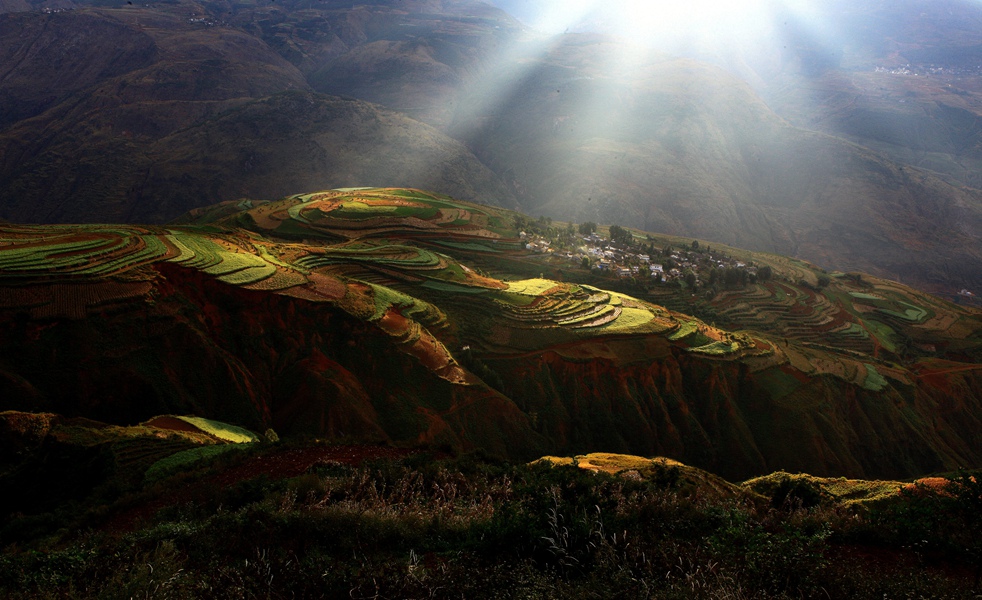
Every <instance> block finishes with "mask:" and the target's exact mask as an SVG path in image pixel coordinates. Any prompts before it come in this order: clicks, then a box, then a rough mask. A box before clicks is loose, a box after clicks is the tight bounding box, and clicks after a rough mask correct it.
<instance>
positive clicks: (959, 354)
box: [0, 189, 982, 478]
mask: <svg viewBox="0 0 982 600" xmlns="http://www.w3.org/2000/svg"><path fill="white" fill-rule="evenodd" d="M523 223H524V226H525V227H527V228H529V229H530V231H539V232H541V233H533V234H531V235H534V236H540V237H537V238H536V239H537V240H540V241H536V242H535V244H536V246H537V248H538V247H540V246H539V244H541V243H544V241H545V240H546V237H541V236H549V235H551V236H553V237H554V238H555V242H554V244H555V247H554V248H553V251H552V252H545V253H543V252H537V251H536V249H531V250H530V249H527V248H526V245H528V246H529V248H531V247H532V243H531V242H530V241H528V240H527V239H526V240H523V239H521V236H520V232H519V231H518V229H517V228H516V225H519V224H523ZM545 223H546V221H539V222H534V221H533V222H529V221H528V220H527V219H526V218H525V217H523V216H521V215H518V214H516V213H511V212H508V211H505V210H503V209H498V208H492V207H488V206H484V205H476V204H470V203H466V202H461V201H456V200H452V199H450V198H449V197H445V196H439V195H433V194H429V193H425V192H420V191H415V190H402V189H381V190H377V189H376V190H372V189H365V190H341V191H327V192H321V193H316V194H305V195H301V196H293V197H288V198H285V199H283V200H279V201H275V202H251V201H243V202H240V203H226V204H223V205H219V206H215V207H212V208H210V209H207V210H199V211H196V212H193V213H192V214H190V215H188V216H187V217H186V218H184V219H183V220H182V221H181V223H180V224H175V225H172V226H169V227H166V228H164V227H136V226H122V225H115V226H110V225H102V226H96V225H92V226H43V227H38V226H28V225H6V226H4V229H3V231H4V234H3V240H4V245H3V246H0V269H2V273H3V282H4V285H3V288H2V292H3V298H2V303H0V306H2V307H3V308H2V314H0V316H2V319H3V325H2V327H3V331H4V332H5V333H4V335H3V338H2V339H3V346H2V349H0V352H2V354H0V374H2V378H0V381H2V392H3V393H2V394H0V397H2V398H3V404H2V405H0V408H2V409H4V410H20V411H30V412H52V413H58V414H62V415H66V416H69V417H86V418H93V419H98V420H103V421H107V422H110V423H115V424H119V425H127V424H132V423H135V422H140V421H145V420H147V419H150V418H152V417H154V416H156V415H160V414H174V413H176V414H197V415H200V416H204V417H207V418H214V419H218V420H222V421H227V422H232V423H236V424H241V425H244V426H246V427H249V428H252V429H255V430H259V431H265V430H266V429H267V428H273V429H274V430H275V431H276V432H277V433H279V434H280V435H281V436H292V435H297V434H304V433H305V434H311V435H317V436H327V437H331V438H353V439H363V440H364V439H369V440H389V441H401V442H407V443H413V444H431V445H446V446H447V447H452V448H458V449H463V450H466V449H474V448H482V449H484V450H487V451H490V452H493V453H496V454H500V455H506V456H510V457H513V458H529V457H532V456H534V455H536V454H543V453H574V452H586V451H596V450H605V451H611V452H625V453H633V454H642V455H665V456H670V457H673V458H677V459H679V460H683V461H684V462H687V463H689V464H693V465H695V466H698V467H700V468H705V469H709V470H712V471H714V472H717V473H719V474H721V475H723V476H724V477H728V478H744V477H748V476H751V475H758V474H763V473H767V472H771V471H774V470H779V469H785V470H803V471H808V472H811V473H815V474H817V475H849V476H866V477H870V476H873V477H910V476H917V475H922V474H925V473H929V472H933V471H937V470H941V469H951V468H955V467H958V466H974V465H977V464H978V463H979V462H980V459H982V457H980V456H979V454H978V449H979V448H980V447H982V445H980V444H979V443H978V442H979V437H978V436H979V431H982V427H980V425H982V424H980V423H979V418H978V415H979V414H982V413H980V406H979V404H980V401H982V395H980V393H979V390H980V389H982V387H980V378H982V369H980V368H979V366H978V360H979V355H980V350H979V347H980V335H982V334H980V330H982V315H980V313H979V311H977V310H975V309H971V308H967V307H959V306H957V305H954V304H950V303H948V302H945V301H942V300H939V299H937V298H934V297H931V296H927V295H925V294H921V293H917V292H914V291H913V290H910V289H909V288H905V287H903V286H901V285H899V284H895V283H892V282H886V281H881V280H877V279H875V278H871V277H869V276H860V275H858V274H854V275H848V276H847V275H845V274H835V273H833V274H832V275H831V276H829V275H826V274H825V273H823V272H822V271H821V270H819V269H817V268H816V267H814V266H811V265H809V264H807V263H803V262H800V261H791V260H788V259H784V258H781V257H776V256H771V255H757V254H753V253H746V252H745V253H744V254H743V255H742V256H743V257H744V258H743V259H742V260H746V261H752V262H751V263H749V264H751V267H740V268H753V269H754V270H755V272H758V273H761V272H762V270H763V269H764V267H767V268H768V269H770V271H771V272H772V273H773V274H772V275H771V276H770V277H769V278H767V279H766V280H759V281H758V280H756V279H755V280H754V281H755V282H754V283H752V284H751V283H749V282H748V283H745V284H744V286H743V287H740V286H723V287H720V285H717V288H718V289H719V293H718V294H717V295H715V296H713V297H712V299H711V300H710V301H708V302H709V304H708V305H703V304H699V303H696V304H692V303H691V301H692V300H693V299H694V296H693V295H692V291H693V290H690V289H688V288H687V287H686V284H685V283H684V282H681V280H678V281H675V282H674V283H671V284H669V283H665V284H649V283H646V282H636V283H634V284H629V283H628V280H625V279H616V278H614V279H607V278H605V276H603V275H602V274H600V275H598V274H597V272H591V271H590V270H583V269H582V268H578V265H579V262H580V259H579V258H573V259H572V260H571V259H570V258H567V257H566V256H565V253H566V252H569V253H570V256H572V255H573V252H581V250H576V249H575V246H576V245H578V244H581V243H585V241H584V240H579V241H577V240H576V239H575V237H574V236H573V235H572V234H571V233H570V232H569V229H568V228H562V227H551V226H547V225H545ZM524 233H525V234H526V236H528V235H530V234H529V233H528V232H524ZM635 241H636V243H637V244H638V246H637V247H636V249H634V250H624V252H627V253H628V254H629V255H631V256H634V255H636V254H638V253H640V252H642V251H644V252H652V249H651V248H648V247H649V246H653V245H654V242H655V241H657V240H656V238H654V237H644V236H642V237H640V238H636V240H635ZM570 244H572V245H570ZM563 245H566V246H567V247H569V248H570V250H566V251H563V250H562V249H561V247H562V246H563ZM707 252H712V250H707ZM734 252H735V251H734ZM690 254H692V255H691V256H690V255H689V254H686V255H685V256H681V255H678V254H676V256H678V260H679V262H681V263H685V264H689V263H690V262H691V263H692V264H693V265H694V267H693V268H695V269H697V270H698V269H699V267H698V265H697V262H698V257H696V256H695V255H696V254H698V252H697V251H694V250H693V251H691V252H690ZM728 256H730V255H728ZM625 260H627V259H625ZM719 260H723V259H719ZM725 260H728V261H730V263H727V264H731V263H732V264H734V265H735V264H736V263H735V262H733V261H734V260H735V259H734V258H733V257H732V256H730V257H729V258H726V259H725ZM744 264H747V263H744ZM686 268H688V267H686ZM733 268H734V269H736V268H737V267H733ZM734 272H735V271H734ZM546 273H548V274H549V276H551V277H553V279H549V278H544V277H543V275H545V274H546ZM702 276H703V275H700V277H702ZM707 277H708V276H707ZM755 277H756V276H755ZM598 278H599V279H598ZM588 281H589V282H591V283H587V282H588ZM641 283H644V285H641ZM626 285H632V286H634V287H633V288H632V289H634V290H635V291H627V290H625V291H612V289H611V288H615V289H625V288H624V286H626ZM695 285H704V284H695ZM605 288H606V289H605ZM646 288H647V289H646ZM700 296H701V297H703V298H705V297H708V296H706V295H704V294H702V293H700ZM666 305H670V306H673V307H675V309H670V308H666ZM689 307H691V308H693V309H696V310H698V311H699V312H700V313H701V314H704V315H705V316H706V317H707V319H706V320H701V319H699V318H696V317H693V316H690V315H689V314H686V313H685V312H679V309H688V308H689ZM707 321H708V322H707ZM724 326H725V327H726V329H723V328H721V327H724ZM203 367H204V368H203ZM137 397H138V398H140V401H139V402H134V401H133V399H134V398H137Z"/></svg>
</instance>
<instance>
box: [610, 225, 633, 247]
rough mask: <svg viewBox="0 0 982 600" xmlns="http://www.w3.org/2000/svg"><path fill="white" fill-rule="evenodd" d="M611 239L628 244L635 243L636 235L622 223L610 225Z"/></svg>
mask: <svg viewBox="0 0 982 600" xmlns="http://www.w3.org/2000/svg"><path fill="white" fill-rule="evenodd" d="M610 239H611V240H612V241H615V242H620V243H622V244H627V245H631V244H632V243H634V235H633V234H632V233H631V232H630V231H628V230H627V229H624V228H623V227H621V226H620V225H611V226H610Z"/></svg>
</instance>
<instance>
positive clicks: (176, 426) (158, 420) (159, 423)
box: [147, 417, 207, 433]
mask: <svg viewBox="0 0 982 600" xmlns="http://www.w3.org/2000/svg"><path fill="white" fill-rule="evenodd" d="M147 427H156V428H157V429H171V430H173V431H189V432H191V433H207V432H205V431H202V430H201V429H198V428H197V427H195V426H194V425H192V424H190V423H188V422H187V421H184V420H181V419H178V418H177V417H154V418H153V419H151V420H149V421H147Z"/></svg>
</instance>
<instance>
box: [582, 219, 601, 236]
mask: <svg viewBox="0 0 982 600" xmlns="http://www.w3.org/2000/svg"><path fill="white" fill-rule="evenodd" d="M596 231H597V224H596V223H594V222H593V221H587V222H586V223H580V233H581V234H582V235H590V234H591V233H595V232H596Z"/></svg>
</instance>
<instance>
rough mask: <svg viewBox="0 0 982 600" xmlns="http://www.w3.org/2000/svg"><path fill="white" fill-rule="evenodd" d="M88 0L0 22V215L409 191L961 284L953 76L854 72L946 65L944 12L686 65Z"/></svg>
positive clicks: (981, 222) (260, 8)
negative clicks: (909, 89) (360, 189)
mask: <svg viewBox="0 0 982 600" xmlns="http://www.w3.org/2000/svg"><path fill="white" fill-rule="evenodd" d="M100 6H101V8H86V7H85V5H84V4H73V3H68V2H66V3H65V4H60V5H58V6H57V7H55V6H54V5H48V4H37V5H36V8H41V7H44V8H45V9H46V10H49V11H54V10H61V9H72V10H65V11H63V12H52V13H51V14H43V13H40V12H29V13H28V12H11V13H8V14H5V15H3V16H2V18H0V36H2V39H3V41H4V43H3V45H2V47H3V48H4V50H3V51H2V54H0V73H4V75H3V86H2V88H0V90H2V92H0V107H2V110H0V114H2V115H4V117H3V118H4V119H5V121H4V122H3V123H0V198H2V200H0V218H7V219H10V220H14V221H18V220H20V221H26V220H29V221H66V220H70V221H75V220H79V221H116V220H125V221H130V222H133V221H155V222H160V221H163V220H166V219H169V218H173V217H174V216H176V215H177V214H180V213H181V212H183V211H184V210H187V209H188V208H191V207H193V206H202V205H206V204H209V203H212V202H216V201H222V200H231V199H235V198H238V197H242V196H251V197H275V196H279V195H282V194H286V193H289V192H290V191H291V190H294V189H304V188H320V187H335V186H355V185H414V186H420V187H425V188H428V189H434V190H437V191H440V192H444V193H450V194H453V195H455V196H457V197H462V198H468V199H472V200H479V201H482V202H487V203H494V204H499V205H505V206H521V207H522V208H523V209H524V210H526V211H527V212H529V213H532V214H536V215H538V214H542V215H548V216H550V217H553V218H560V219H567V220H577V221H583V220H592V221H599V222H610V223H619V224H630V225H639V226H642V227H644V228H646V229H649V230H658V231H663V232H666V233H673V234H678V235H687V236H698V237H702V238H706V239H711V240H716V241H718V242H726V243H734V244H739V245H742V246H746V247H749V248H753V249H757V250H765V251H772V252H779V253H786V254H792V255H796V256H801V257H803V258H807V259H810V260H814V261H817V262H820V263H822V264H827V265H832V266H835V267H837V268H840V269H845V270H848V269H861V270H865V271H868V272H872V273H875V274H877V275H880V276H885V277H890V278H897V279H900V280H901V281H904V282H908V283H911V284H915V285H918V286H921V287H922V288H924V289H932V290H936V291H939V292H945V293H954V292H957V291H958V290H960V289H962V288H971V289H978V288H982V254H980V253H982V250H980V248H982V243H980V242H982V240H980V239H979V238H980V235H982V233H980V232H982V193H980V192H978V191H977V190H975V189H974V188H968V187H963V184H969V185H975V184H976V183H975V181H974V179H973V177H975V176H974V175H973V173H974V172H975V169H974V167H973V166H972V165H974V164H975V163H974V162H973V161H974V160H975V159H974V158H972V156H974V155H973V154H972V153H973V152H975V150H973V148H974V147H975V146H976V145H977V144H976V142H975V141H974V140H975V138H976V137H977V135H976V133H977V132H976V131H975V129H976V128H975V127H974V125H973V123H974V120H975V117H974V116H973V115H974V114H975V113H974V112H973V110H975V109H974V108H972V102H973V101H972V100H971V98H973V97H975V96H974V94H976V92H977V90H973V89H971V86H970V85H969V79H966V78H962V79H961V80H960V81H962V82H963V84H962V85H961V87H958V86H955V87H952V88H950V89H949V88H946V87H943V86H928V88H925V89H924V90H920V91H914V92H913V95H911V96H906V95H904V96H903V97H901V96H900V95H898V94H899V93H900V92H899V90H900V89H901V88H897V87H896V86H894V87H889V86H888V87H886V88H884V89H888V90H893V91H889V92H884V94H885V96H884V98H880V99H877V97H876V95H875V90H874V87H876V85H880V84H877V83H876V82H877V81H887V79H885V78H891V79H889V80H890V81H892V82H896V81H907V80H906V79H899V80H898V79H897V77H901V78H902V77H903V76H899V75H885V74H882V73H872V71H874V70H875V66H877V65H879V64H880V62H881V60H880V59H881V58H882V57H886V58H889V59H890V60H892V61H893V62H883V65H884V68H886V67H891V68H893V67H896V66H898V64H899V63H898V61H900V60H914V59H908V58H907V57H915V58H916V59H917V60H920V61H921V63H923V64H928V62H929V61H930V60H934V59H933V58H932V57H934V56H935V55H938V56H942V55H943V56H948V57H952V56H955V57H961V58H959V59H958V61H956V62H957V64H959V65H962V64H965V65H967V64H969V63H970V62H971V60H970V59H971V56H972V55H971V52H972V50H971V48H972V47H973V46H972V44H973V43H974V42H972V40H973V39H975V38H974V37H973V36H974V35H975V33H974V32H976V30H977V29H978V28H973V26H971V23H972V21H971V15H972V14H974V13H972V12H971V10H970V9H969V8H966V7H965V6H963V5H961V4H957V6H956V3H952V4H951V7H949V8H950V10H951V14H950V15H949V16H948V17H945V18H940V17H939V18H935V19H930V18H928V19H920V18H919V17H912V16H910V15H914V14H915V13H917V11H921V12H924V11H926V10H927V8H926V7H925V5H924V4H923V3H918V2H913V1H911V2H908V3H905V4H903V6H900V7H897V6H894V5H890V7H887V5H885V4H882V3H872V2H861V3H833V4H830V5H828V6H826V7H825V8H823V9H822V11H824V12H822V11H818V12H819V17H820V20H819V21H817V22H815V23H808V22H805V21H802V20H800V19H799V20H797V21H796V20H795V18H796V14H794V13H788V14H786V15H785V14H783V13H781V14H778V13H774V17H773V23H769V24H768V27H769V28H770V29H769V30H768V31H769V37H768V38H767V39H766V40H763V41H762V44H763V45H761V46H760V47H756V48H755V51H754V52H751V51H750V50H747V49H746V48H743V47H734V48H733V51H732V52H731V53H730V54H728V55H727V54H725V53H724V54H721V53H719V52H706V53H701V54H700V53H693V55H692V58H689V59H686V58H676V57H672V56H670V55H665V54H657V53H656V54H650V53H642V52H639V51H638V50H637V49H632V48H630V47H628V46H626V45H624V44H623V43H621V42H618V41H615V40H614V39H612V38H610V37H606V36H602V35H597V34H579V35H572V34H571V35H566V36H559V37H556V38H548V37H543V36H540V35H538V34H535V33H533V32H531V31H529V30H528V29H526V28H524V27H523V26H522V25H521V24H520V23H518V22H517V21H515V20H514V19H512V18H511V17H509V16H508V15H507V14H505V13H504V12H502V11H501V10H498V9H496V8H493V7H492V6H490V5H488V4H484V3H481V2H446V1H436V0H433V1H421V0H406V1H402V2H375V3H369V4H361V5H357V6H352V5H351V4H350V3H342V2H334V1H332V2H316V3H313V2H308V1H305V0H304V1H301V0H288V1H287V2H277V3H275V4H274V3H272V2H270V3H266V4H263V3H261V4H254V3H236V2H232V3H213V2H205V3H203V4H200V5H199V4H182V3H174V4H153V5H150V6H139V7H136V6H131V5H127V4H124V3H122V2H109V3H100ZM932 6H933V5H932ZM946 6H947V5H946ZM959 7H960V8H959ZM956 8H957V9H958V10H957V11H956V10H955V9H956ZM8 10H14V9H13V8H10V9H8ZM929 12H930V14H941V13H939V12H938V10H937V9H936V8H932V9H931V10H930V11H929ZM838 17H842V22H841V23H839V24H838V26H837V27H833V25H836V24H837V23H838V21H836V18H838ZM808 25H811V28H810V29H809V28H808V27H806V26H808ZM804 31H810V32H811V34H810V35H811V36H812V37H807V39H806V37H802V35H799V34H801V33H802V32H804ZM946 32H953V33H952V35H951V36H949V37H945V36H946ZM819 34H821V35H819ZM860 34H862V36H861V35H860ZM956 34H957V35H956ZM822 36H827V37H822ZM812 38H814V39H812ZM103 39H112V40H113V44H112V45H111V47H110V46H109V45H106V44H102V43H99V40H103ZM782 40H783V41H782ZM788 40H791V41H792V42H793V43H790V42H788ZM808 40H812V41H813V42H814V43H812V42H808ZM911 40H920V42H918V43H914V42H912V41H911ZM945 40H947V41H945ZM806 42H808V43H806ZM819 42H821V43H819ZM767 43H780V44H779V45H780V46H781V50H780V51H779V52H769V51H768V52H764V51H763V49H766V48H768V47H769V46H766V44H767ZM809 44H811V45H809ZM70 48H78V49H79V50H71V51H70V50H69V49H70ZM901 50H902V51H903V52H904V53H906V54H898V52H900V51H901ZM901 57H902V58H901ZM884 60H885V59H884ZM953 60H954V59H953ZM966 61H968V62H966ZM712 63H715V64H716V66H710V64H712ZM921 63H918V64H921ZM952 64H955V63H952ZM965 68H967V67H965ZM864 69H865V71H864ZM866 72H871V73H872V74H871V75H870V77H871V79H870V78H866V75H864V73H866ZM735 75H736V76H735ZM740 77H743V78H744V79H745V80H746V82H745V81H741V80H740ZM867 79H868V81H867ZM909 79H910V80H915V79H916V78H914V77H913V76H911V77H910V78H909ZM922 79H923V80H926V81H935V79H934V78H926V77H925V78H922ZM950 79H951V78H949V79H945V80H944V81H949V80H950ZM918 81H919V80H918ZM938 81H941V80H938ZM952 81H953V80H952ZM891 85H893V84H891ZM946 85H947V84H946ZM870 86H873V87H870ZM311 91H314V92H321V93H327V94H331V95H334V96H337V97H343V98H357V99H359V100H363V101H367V102H371V103H375V104H378V105H382V106H384V107H386V108H387V109H388V110H389V111H395V112H398V113H402V114H403V115H406V117H401V116H396V115H395V114H394V113H392V112H384V111H382V112H379V116H378V117H377V118H374V117H365V116H364V115H367V114H368V113H370V112H371V111H380V109H379V108H378V107H369V106H367V105H358V104H354V103H351V101H350V100H345V101H344V102H342V101H339V100H337V99H332V98H327V97H322V96H302V94H305V93H308V94H309V92H311ZM281 93H286V94H287V95H286V96H283V97H281V98H280V97H277V98H278V99H274V98H273V96H274V95H276V94H281ZM297 94H301V95H297ZM904 94H906V92H904ZM301 97H304V98H307V99H306V100H299V98H301ZM762 98H763V99H766V103H765V101H764V100H762ZM822 98H825V100H822ZM850 98H852V100H851V99H850ZM905 99H908V100H910V102H907V103H904V102H900V100H905ZM814 100H817V102H809V101H814ZM854 100H855V101H854ZM308 101H309V102H313V103H314V104H310V105H309V106H311V107H313V106H315V105H317V108H311V115H310V116H304V115H303V112H304V110H303V109H301V108H300V104H298V102H299V103H302V102H308ZM345 102H347V103H345ZM891 103H892V104H891ZM911 103H913V104H911ZM925 103H927V104H925ZM928 104H930V106H928ZM896 107H900V108H899V109H898V108H896ZM915 107H916V110H915ZM342 108H343V109H342ZM772 108H773V109H775V110H776V111H777V112H774V110H772ZM281 109H282V110H285V112H286V113H288V114H280V112H281ZM314 115H317V116H314ZM359 115H360V116H359ZM783 119H787V120H783ZM250 121H251V122H250ZM789 122H790V124H789ZM421 123H426V124H427V125H429V126H432V127H435V128H436V129H431V128H429V127H427V126H424V125H422V124H421ZM814 130H818V131H819V132H818V133H816V132H815V131H814ZM844 138H846V139H848V140H849V141H846V139H844ZM455 140H456V141H455ZM850 142H853V143H850ZM856 144H859V145H856ZM911 164H913V165H917V168H913V167H911V166H909V165H911ZM927 169H933V171H934V172H932V171H931V170H927Z"/></svg>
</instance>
